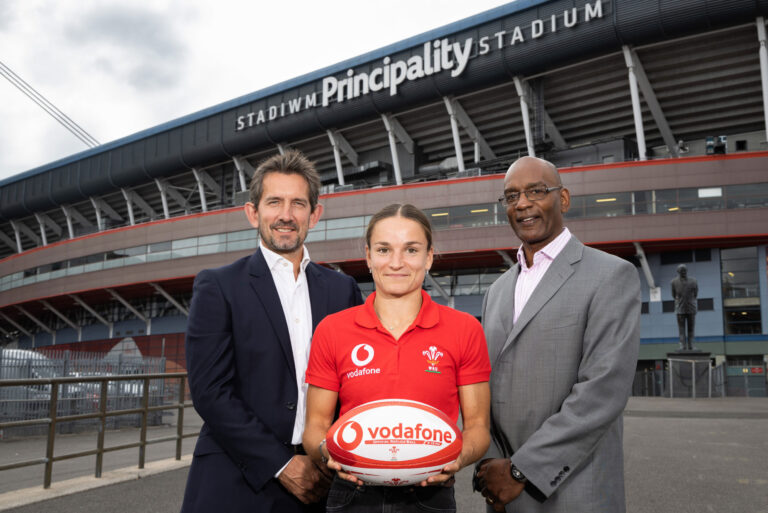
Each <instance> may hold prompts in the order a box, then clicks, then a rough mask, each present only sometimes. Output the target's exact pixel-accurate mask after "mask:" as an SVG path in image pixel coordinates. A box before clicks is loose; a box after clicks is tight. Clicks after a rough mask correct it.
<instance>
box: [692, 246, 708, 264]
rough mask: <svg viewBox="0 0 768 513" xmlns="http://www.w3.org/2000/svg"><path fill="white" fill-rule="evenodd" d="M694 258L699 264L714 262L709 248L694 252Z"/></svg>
mask: <svg viewBox="0 0 768 513" xmlns="http://www.w3.org/2000/svg"><path fill="white" fill-rule="evenodd" d="M693 256H694V259H695V260H696V261H697V262H709V261H711V260H712V250H711V249H709V248H703V249H696V250H694V251H693Z"/></svg>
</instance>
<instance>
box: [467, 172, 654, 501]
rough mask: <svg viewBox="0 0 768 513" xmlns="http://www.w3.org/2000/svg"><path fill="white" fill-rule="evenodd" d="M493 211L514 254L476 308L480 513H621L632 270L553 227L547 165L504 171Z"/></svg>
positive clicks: (565, 195)
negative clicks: (483, 413)
mask: <svg viewBox="0 0 768 513" xmlns="http://www.w3.org/2000/svg"><path fill="white" fill-rule="evenodd" d="M500 201H501V203H502V204H504V205H505V206H506V209H507V217H508V219H509V223H510V225H511V226H512V229H513V230H514V231H515V233H516V234H517V236H518V237H519V238H520V240H521V241H522V242H523V245H522V247H521V248H520V249H519V250H518V252H517V259H518V263H517V264H515V265H514V266H513V267H512V268H511V269H509V271H507V272H506V273H505V274H504V275H503V276H502V277H501V278H499V279H498V280H497V281H496V282H495V283H494V284H493V285H492V286H491V287H490V289H489V290H488V292H487V294H486V297H485V301H484V303H483V326H484V328H485V334H486V338H487V341H488V350H489V353H490V357H491V366H492V368H493V370H492V372H491V381H490V383H491V418H492V419H491V420H492V426H491V430H492V435H493V441H494V443H492V444H491V448H490V449H489V451H488V454H487V455H486V459H484V460H482V461H481V462H480V463H479V464H478V466H477V470H476V472H477V476H476V482H475V486H476V488H477V489H479V490H480V491H481V492H482V494H483V495H484V496H485V497H486V502H487V503H488V504H489V508H488V509H489V510H491V509H492V510H495V511H505V510H506V511H507V512H524V513H528V512H548V513H549V512H552V513H555V512H569V513H583V512H600V513H614V512H623V511H625V498H624V475H623V470H624V469H623V466H624V464H623V452H622V432H623V424H622V417H621V415H622V411H623V409H624V406H625V405H626V402H627V398H628V396H629V392H630V389H631V386H632V379H633V377H634V371H635V368H636V362H637V353H638V348H639V343H640V334H639V318H640V280H639V277H638V273H637V270H636V269H635V267H634V266H633V265H632V264H630V263H629V262H626V261H624V260H622V259H620V258H617V257H615V256H612V255H609V254H607V253H604V252H602V251H598V250H595V249H593V248H589V247H586V246H584V245H583V244H582V243H581V242H579V241H578V240H577V239H576V238H575V237H573V236H572V235H571V233H570V232H569V231H568V229H567V228H565V227H564V225H563V215H564V214H565V212H567V211H568V207H569V205H570V194H569V192H568V190H567V189H565V188H564V187H563V185H562V182H561V181H560V176H559V174H558V172H557V168H555V166H554V165H552V164H551V163H549V162H547V161H545V160H541V159H537V158H533V157H523V158H521V159H519V160H518V161H516V162H515V163H514V164H512V166H511V167H510V168H509V170H508V171H507V174H506V177H505V179H504V196H503V197H502V198H500Z"/></svg>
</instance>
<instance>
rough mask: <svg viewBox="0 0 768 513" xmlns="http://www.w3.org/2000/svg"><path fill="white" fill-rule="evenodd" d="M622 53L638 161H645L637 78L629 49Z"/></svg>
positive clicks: (624, 49)
mask: <svg viewBox="0 0 768 513" xmlns="http://www.w3.org/2000/svg"><path fill="white" fill-rule="evenodd" d="M622 50H623V52H624V61H625V62H626V64H627V70H628V72H629V94H630V96H631V97H632V115H633V116H634V119H635V137H637V151H638V153H639V154H640V160H647V159H648V156H647V149H646V147H645V131H644V129H643V111H642V109H641V108H640V93H639V92H638V90H637V76H636V74H635V63H634V62H633V60H632V52H630V50H629V47H628V46H627V45H624V46H623V47H622Z"/></svg>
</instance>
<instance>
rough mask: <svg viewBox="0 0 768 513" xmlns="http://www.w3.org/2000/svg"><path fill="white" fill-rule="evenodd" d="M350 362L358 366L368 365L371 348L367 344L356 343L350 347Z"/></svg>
mask: <svg viewBox="0 0 768 513" xmlns="http://www.w3.org/2000/svg"><path fill="white" fill-rule="evenodd" d="M351 356H352V362H353V363H354V364H355V365H357V366H358V367H363V366H364V365H368V364H369V363H371V360H373V348H372V347H371V346H370V345H368V344H357V345H356V346H355V348H354V349H352V355H351Z"/></svg>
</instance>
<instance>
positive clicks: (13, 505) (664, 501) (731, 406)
mask: <svg viewBox="0 0 768 513" xmlns="http://www.w3.org/2000/svg"><path fill="white" fill-rule="evenodd" d="M624 420H625V441H624V449H625V468H626V484H627V486H626V488H627V505H628V511H629V512H630V513H666V512H671V511H675V512H676V513H687V512H690V513H698V512H700V511H716V512H718V513H729V512H733V513H742V512H746V511H749V512H752V513H768V470H766V468H768V467H766V463H765V462H766V461H768V399H765V398H725V399H720V398H718V399H696V400H692V399H666V398H644V397H635V398H631V399H630V401H629V404H628V405H627V408H626V410H625V419H624ZM185 424H186V423H185ZM78 436H83V435H78ZM126 436H127V435H126ZM94 438H95V437H94ZM190 442H191V441H190ZM56 443H57V447H61V448H62V450H68V448H67V446H71V445H73V444H74V445H78V444H82V443H83V441H82V440H78V439H77V437H76V436H72V435H68V436H65V437H62V439H61V441H60V440H59V438H58V437H57V442H56ZM8 444H9V442H2V443H0V458H2V459H3V460H4V457H5V455H7V454H8V452H7V448H8ZM37 444H38V449H39V446H40V445H44V442H42V441H40V440H38V441H37ZM32 445H33V444H32ZM191 445H192V444H191V443H190V444H189V447H187V446H186V444H185V453H187V456H185V457H184V458H182V460H181V461H180V462H178V461H176V460H173V459H164V460H160V461H155V462H152V463H149V464H148V465H147V468H146V469H144V470H141V471H139V470H138V469H137V468H136V464H135V463H132V466H128V465H126V467H125V468H120V469H116V470H113V471H109V472H105V473H104V475H103V477H102V478H100V479H96V478H93V477H92V474H91V475H90V476H88V475H85V476H79V477H69V476H65V477H64V478H63V479H62V478H59V479H57V475H58V474H57V467H56V465H54V483H53V485H52V486H51V488H50V489H49V490H44V489H43V488H42V485H41V483H42V471H40V470H39V469H38V473H37V474H36V477H37V482H36V483H32V484H29V486H23V487H22V486H21V484H23V480H19V479H16V480H14V479H9V478H10V477H11V475H10V473H13V472H16V471H6V472H4V473H0V483H2V486H3V487H5V486H6V483H7V482H9V481H10V482H14V483H16V484H17V485H18V486H19V489H15V490H9V491H5V493H0V511H13V512H14V513H33V512H36V511H45V512H46V513H67V512H69V511H78V507H82V505H84V504H92V503H93V501H97V502H98V503H99V504H100V507H99V511H100V512H101V513H111V512H113V511H114V512H115V513H117V512H120V513H133V512H135V513H147V512H148V509H147V508H148V504H149V505H151V506H150V510H151V511H158V512H160V511H169V512H170V511H178V509H179V507H180V505H181V497H182V494H183V490H184V483H185V479H186V466H188V465H189V462H190V459H191V458H190V456H189V455H188V454H189V453H190V452H191ZM29 446H30V444H26V445H24V447H29ZM15 447H21V445H19V446H15ZM69 450H75V449H69ZM78 450H79V449H78ZM152 450H153V447H151V446H150V447H149V448H148V455H150V456H151V454H152ZM134 451H135V450H134ZM57 453H58V451H57ZM128 456H129V459H133V460H134V461H135V457H136V456H135V452H132V453H131V454H130V455H128ZM18 457H19V459H22V458H24V457H22V455H18ZM29 457H30V458H31V457H35V456H34V455H32V456H29ZM82 459H83V460H88V461H89V462H90V461H91V460H92V458H82ZM62 464H63V462H62ZM89 469H90V472H91V473H92V465H89ZM3 474H4V475H3ZM470 477H471V469H464V470H463V471H462V472H461V473H460V475H459V476H458V480H457V486H456V498H457V504H458V506H459V511H468V512H478V513H484V511H485V510H484V507H483V504H482V501H480V498H479V496H478V495H477V494H473V493H472V492H471V490H470V485H469V481H470ZM118 497H120V498H121V499H118ZM131 497H137V498H138V497H141V500H137V501H134V500H131V499H130V498H131ZM41 501H46V502H45V503H41ZM134 503H135V506H134ZM576 513H578V512H576Z"/></svg>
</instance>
